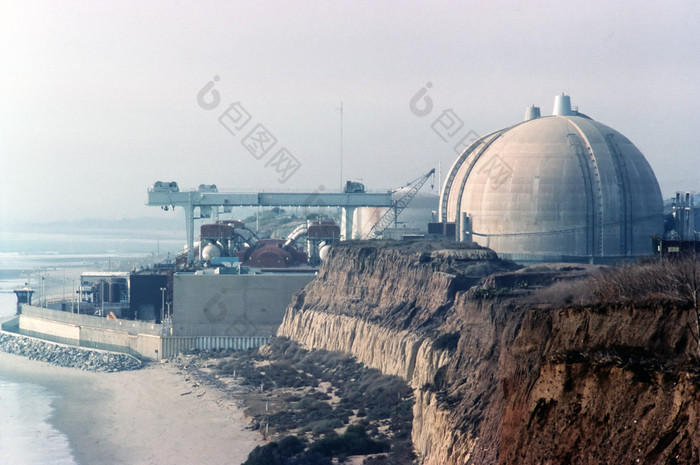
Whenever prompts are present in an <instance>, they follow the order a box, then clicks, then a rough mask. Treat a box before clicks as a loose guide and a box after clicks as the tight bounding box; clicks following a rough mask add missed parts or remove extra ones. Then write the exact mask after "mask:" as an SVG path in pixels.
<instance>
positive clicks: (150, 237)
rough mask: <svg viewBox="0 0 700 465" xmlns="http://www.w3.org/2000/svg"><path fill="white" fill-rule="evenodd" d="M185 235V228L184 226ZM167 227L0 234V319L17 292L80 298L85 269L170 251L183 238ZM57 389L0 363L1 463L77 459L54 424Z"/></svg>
mask: <svg viewBox="0 0 700 465" xmlns="http://www.w3.org/2000/svg"><path fill="white" fill-rule="evenodd" d="M182 232H183V233H184V231H182ZM161 236H162V232H155V233H152V232H149V231H143V232H142V233H141V234H138V233H137V232H134V231H124V232H122V233H115V232H114V231H113V230H110V231H91V232H90V234H78V233H70V232H65V231H64V232H60V233H52V232H32V233H23V232H0V318H4V317H8V316H12V315H14V314H15V313H16V311H17V298H16V296H15V294H14V292H13V291H14V289H19V288H23V287H25V286H27V285H28V286H30V287H31V288H32V289H34V291H35V292H34V295H33V298H32V303H33V304H34V305H41V302H42V301H43V300H44V299H45V298H51V297H64V298H67V299H70V298H71V296H74V295H75V290H76V285H77V283H78V282H79V278H80V273H82V272H84V271H128V270H131V269H132V268H134V267H137V266H141V265H144V264H148V263H153V262H154V261H155V260H157V259H163V258H166V256H167V255H168V254H170V256H172V254H174V253H175V252H177V251H178V250H180V249H181V248H182V246H183V244H184V241H183V240H181V239H179V238H168V239H166V240H163V239H161ZM57 395H58V394H57V393H55V392H52V391H51V390H49V389H48V388H46V387H44V386H41V385H37V384H33V383H27V382H21V381H17V380H14V379H13V376H12V373H7V372H6V371H3V367H2V366H0V464H22V465H44V464H61V465H62V464H66V465H69V464H76V463H77V462H76V460H75V458H74V456H73V453H72V450H71V447H70V438H69V437H68V436H66V435H65V434H64V433H63V432H62V431H59V430H57V429H56V428H55V427H54V426H53V425H52V424H51V415H52V412H53V409H52V402H53V401H54V400H55V399H56V398H57Z"/></svg>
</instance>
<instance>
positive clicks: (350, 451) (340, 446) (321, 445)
mask: <svg viewBox="0 0 700 465" xmlns="http://www.w3.org/2000/svg"><path fill="white" fill-rule="evenodd" d="M309 450H310V451H311V452H318V453H320V454H322V455H325V456H326V457H338V456H348V455H366V454H378V453H380V452H388V451H389V444H388V443H386V442H384V441H375V440H373V439H371V438H370V437H369V436H367V432H366V431H365V429H364V427H362V426H361V425H353V426H348V429H347V430H346V431H345V433H343V434H342V435H340V436H338V435H328V436H326V437H325V438H323V439H320V440H318V441H316V442H315V443H314V444H313V445H312V446H311V448H310V449H309Z"/></svg>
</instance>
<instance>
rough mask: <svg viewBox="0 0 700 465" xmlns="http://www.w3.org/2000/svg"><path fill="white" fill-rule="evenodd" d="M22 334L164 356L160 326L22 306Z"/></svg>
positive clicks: (151, 357) (149, 357) (148, 356)
mask: <svg viewBox="0 0 700 465" xmlns="http://www.w3.org/2000/svg"><path fill="white" fill-rule="evenodd" d="M19 333H20V334H24V335H27V336H33V337H38V338H42V339H46V340H50V341H55V342H60V343H63V344H73V345H77V346H82V347H91V348H94V349H102V350H111V351H115V352H123V353H127V354H131V355H134V356H136V357H139V358H142V359H147V360H159V359H160V358H161V354H162V353H163V349H162V341H161V338H160V325H155V324H152V323H142V322H137V321H126V320H108V319H107V318H101V317H95V316H89V315H78V314H72V313H66V312H61V311H57V310H50V309H46V308H40V307H32V306H30V305H22V313H21V314H20V315H19ZM148 333H150V334H148Z"/></svg>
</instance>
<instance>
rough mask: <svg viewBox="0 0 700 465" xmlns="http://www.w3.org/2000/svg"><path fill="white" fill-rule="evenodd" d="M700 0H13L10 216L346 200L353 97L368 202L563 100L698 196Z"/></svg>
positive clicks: (5, 65)
mask: <svg viewBox="0 0 700 465" xmlns="http://www.w3.org/2000/svg"><path fill="white" fill-rule="evenodd" d="M521 3H522V5H521ZM526 3H527V6H525V4H526ZM699 5H700V3H698V2H697V1H694V0H690V1H683V2H651V1H644V2H640V1H630V2H609V1H594V2H590V1H587V2H560V1H550V2H547V1H531V2H518V1H504V2H494V1H489V2H464V1H459V2H457V1H455V2H445V1H441V2H440V1H439V2H426V1H383V2H380V1H367V2H360V1H352V2H350V1H348V2H303V1H288V2H275V1H273V2H264V3H263V2H258V1H254V2H253V1H251V2H238V1H215V2H204V1H196V2H195V1H184V0H183V1H161V2H158V1H152V2H142V1H118V2H117V1H113V2H96V1H87V0H86V1H55V0H54V1H31V0H30V1H21V2H19V1H7V0H0V208H1V213H0V223H2V224H3V225H5V226H7V225H12V224H15V223H18V222H25V221H51V220H59V219H80V218H88V217H101V218H123V217H138V216H161V215H167V214H166V213H164V212H162V211H161V210H160V209H158V208H155V207H146V206H145V202H146V191H147V188H148V187H149V186H151V185H152V184H153V182H154V181H157V180H163V181H171V180H172V181H177V182H178V183H179V185H180V186H181V188H191V187H196V186H198V185H199V184H202V183H205V184H217V185H218V186H219V190H235V191H257V190H266V191H290V190H293V191H314V190H318V189H320V186H323V188H324V189H326V190H328V191H337V190H338V189H339V188H340V184H341V181H340V153H341V150H340V146H341V144H340V141H341V137H340V128H341V124H340V121H341V118H340V114H341V113H340V110H339V107H340V104H341V102H342V103H343V158H344V160H343V178H344V179H353V180H362V181H363V182H364V183H365V184H366V185H367V187H368V189H370V190H380V189H386V188H390V187H395V186H399V185H402V184H405V183H406V182H407V181H409V180H411V179H413V178H415V177H417V176H419V175H421V174H423V173H424V172H426V171H428V170H429V169H430V168H432V167H436V168H437V166H438V162H439V161H441V162H442V171H443V173H444V172H446V171H447V169H448V168H449V166H450V165H451V163H452V162H453V160H454V159H455V157H456V153H455V152H454V149H453V146H454V145H455V143H456V142H458V140H459V139H460V138H462V137H467V138H468V137H469V136H468V134H470V131H474V133H476V134H479V135H482V134H485V133H487V132H490V131H493V130H496V129H500V128H503V127H506V126H509V125H511V124H515V123H517V122H519V121H520V120H522V117H523V114H524V110H525V108H526V106H528V105H531V104H536V105H539V106H540V107H541V108H542V114H543V115H549V114H551V111H552V104H553V100H554V95H555V94H557V93H561V92H565V93H567V94H569V95H571V100H572V103H573V104H574V105H578V107H579V110H580V111H582V112H584V113H586V114H588V115H589V116H591V117H592V118H594V119H596V120H598V121H600V122H602V123H605V124H607V125H609V126H611V127H613V128H615V129H617V130H618V131H620V132H621V133H622V134H624V135H626V136H627V137H628V138H630V139H631V140H632V142H633V143H634V144H635V145H637V147H639V149H640V150H641V151H642V152H643V153H644V154H645V155H646V157H647V160H648V161H649V163H650V164H651V166H652V167H653V169H654V171H655V172H656V175H657V178H658V180H659V184H660V185H661V189H662V192H663V194H664V196H665V197H668V196H670V195H671V194H672V193H673V192H675V190H685V189H691V190H692V189H695V190H697V189H700V170H699V168H700V161H699V158H700V156H699V152H698V149H697V147H700V90H699V87H700V85H699V84H698V82H700V28H698V27H697V24H698V21H699V20H700V6H699ZM215 76H216V77H217V79H218V80H216V81H214V78H215ZM210 82H212V83H213V84H214V87H213V90H214V91H215V92H216V95H215V94H214V93H212V92H203V93H202V95H201V96H199V97H198V94H199V93H200V91H201V90H202V89H203V88H204V87H205V86H206V85H207V84H208V83H210ZM427 83H430V85H431V87H430V88H429V90H428V93H427V96H428V97H429V98H430V99H431V101H432V103H433V108H432V111H431V112H429V114H427V115H425V116H419V115H417V114H415V112H412V111H411V109H410V101H411V99H412V98H413V97H414V95H416V93H417V92H419V91H420V90H421V89H422V88H423V87H424V86H425V85H426V84H427ZM217 97H218V98H217ZM420 102H422V103H425V100H420ZM446 110H452V112H453V113H452V114H453V115H454V116H457V117H458V118H460V119H461V120H462V121H463V123H464V126H463V127H462V128H461V129H460V131H458V132H455V133H454V135H451V136H450V137H452V139H449V138H448V140H447V141H445V140H443V139H442V138H441V137H440V136H439V135H438V134H437V132H435V131H434V130H433V129H432V127H431V125H432V124H433V123H434V122H435V120H436V119H437V118H438V117H440V115H442V114H443V112H444V111H446ZM426 111H427V110H426ZM248 134H252V136H251V137H250V138H247V136H248ZM472 134H473V133H472ZM263 136H264V137H267V138H268V139H267V141H268V142H261V141H262V139H259V137H263ZM256 137H258V139H256ZM273 140H274V141H275V144H274V145H272V143H271V142H272V141H273ZM266 150H267V151H266ZM280 151H281V152H280ZM291 157H293V158H291Z"/></svg>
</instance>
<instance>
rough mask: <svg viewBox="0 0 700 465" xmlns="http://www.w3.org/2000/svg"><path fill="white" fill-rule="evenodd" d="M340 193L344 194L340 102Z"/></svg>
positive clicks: (341, 106)
mask: <svg viewBox="0 0 700 465" xmlns="http://www.w3.org/2000/svg"><path fill="white" fill-rule="evenodd" d="M340 192H343V102H340Z"/></svg>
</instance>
